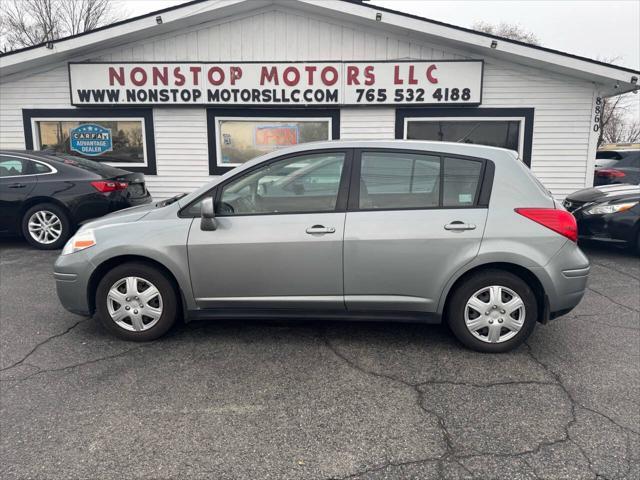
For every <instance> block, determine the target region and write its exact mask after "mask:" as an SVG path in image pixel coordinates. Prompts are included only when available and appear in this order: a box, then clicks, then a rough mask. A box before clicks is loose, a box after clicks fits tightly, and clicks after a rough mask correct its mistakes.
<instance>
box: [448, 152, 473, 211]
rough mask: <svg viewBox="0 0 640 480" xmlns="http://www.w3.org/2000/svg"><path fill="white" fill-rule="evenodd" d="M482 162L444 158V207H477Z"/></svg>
mask: <svg viewBox="0 0 640 480" xmlns="http://www.w3.org/2000/svg"><path fill="white" fill-rule="evenodd" d="M481 172H482V162H479V161H477V160H467V159H463V158H451V157H445V158H444V172H443V181H442V188H443V192H442V193H443V195H442V205H443V207H445V208H446V207H465V206H472V205H475V202H476V195H477V192H478V185H479V183H480V174H481Z"/></svg>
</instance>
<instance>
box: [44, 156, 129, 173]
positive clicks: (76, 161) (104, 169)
mask: <svg viewBox="0 0 640 480" xmlns="http://www.w3.org/2000/svg"><path fill="white" fill-rule="evenodd" d="M51 156H52V157H53V158H55V159H56V160H57V161H58V162H61V163H64V164H66V165H72V166H74V167H78V168H82V169H83V170H87V171H89V172H92V173H98V174H100V175H104V176H107V177H113V176H116V175H121V174H122V170H120V169H119V168H115V167H111V166H109V165H105V164H104V163H98V162H94V161H93V160H87V159H86V158H82V157H76V156H75V155H66V154H64V153H54V154H52V155H51Z"/></svg>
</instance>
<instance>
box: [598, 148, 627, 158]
mask: <svg viewBox="0 0 640 480" xmlns="http://www.w3.org/2000/svg"><path fill="white" fill-rule="evenodd" d="M596 158H597V159H601V160H620V159H621V158H622V157H621V156H620V154H619V153H618V152H614V151H612V150H608V151H604V152H597V153H596Z"/></svg>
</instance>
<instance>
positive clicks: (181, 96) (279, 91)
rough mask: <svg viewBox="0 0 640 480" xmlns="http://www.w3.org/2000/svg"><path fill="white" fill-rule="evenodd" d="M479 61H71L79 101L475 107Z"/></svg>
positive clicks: (479, 80) (479, 97) (72, 84)
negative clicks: (452, 105) (451, 105)
mask: <svg viewBox="0 0 640 480" xmlns="http://www.w3.org/2000/svg"><path fill="white" fill-rule="evenodd" d="M482 70H483V62H482V60H442V61H436V62H424V61H387V62H292V63H268V62H263V63H262V62H261V63H255V62H254V63H242V62H235V63H203V62H190V63H135V62H131V63H70V64H69V82H70V87H71V103H72V104H73V105H76V106H82V105H126V106H132V105H246V106H279V107H285V106H286V107H291V106H305V105H334V106H340V105H450V104H455V105H474V106H475V105H479V104H480V103H481V102H482Z"/></svg>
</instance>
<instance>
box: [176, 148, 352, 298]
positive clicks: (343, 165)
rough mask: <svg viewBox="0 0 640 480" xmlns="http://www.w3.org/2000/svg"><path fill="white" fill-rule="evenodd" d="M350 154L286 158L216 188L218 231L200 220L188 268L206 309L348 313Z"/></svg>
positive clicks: (196, 221) (190, 243)
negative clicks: (345, 251)
mask: <svg viewBox="0 0 640 480" xmlns="http://www.w3.org/2000/svg"><path fill="white" fill-rule="evenodd" d="M348 173H349V161H348V155H347V152H346V151H335V150H330V151H321V152H315V153H312V154H304V155H300V154H298V155H297V156H288V157H286V158H281V159H278V160H275V161H272V162H270V163H268V164H266V165H265V164H263V165H260V166H258V167H257V168H256V169H253V170H250V171H248V172H246V173H245V172H243V173H241V174H240V175H239V176H237V177H233V178H231V179H230V180H229V181H227V182H226V183H225V184H223V185H221V186H219V187H217V192H216V219H215V221H216V224H217V228H216V230H214V231H203V230H202V229H201V228H200V223H199V222H200V220H199V219H198V218H195V219H194V223H193V225H192V227H191V232H190V234H189V241H188V251H189V268H190V272H191V281H192V286H193V291H194V294H195V297H196V302H197V303H198V305H199V306H200V307H201V308H221V307H234V308H236V307H250V308H290V307H298V308H311V309H316V310H318V309H320V310H338V311H344V299H343V279H342V273H343V270H342V242H343V236H344V220H345V209H346V191H347V185H348Z"/></svg>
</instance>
